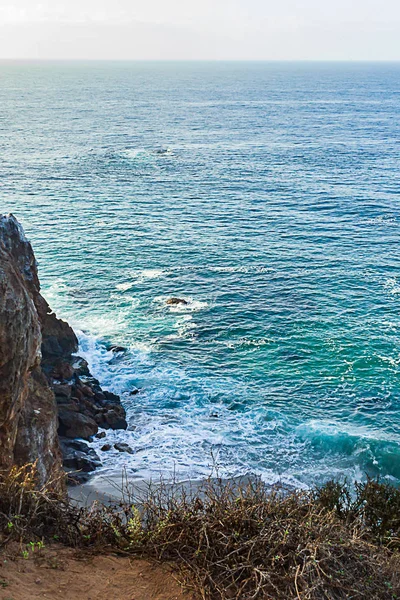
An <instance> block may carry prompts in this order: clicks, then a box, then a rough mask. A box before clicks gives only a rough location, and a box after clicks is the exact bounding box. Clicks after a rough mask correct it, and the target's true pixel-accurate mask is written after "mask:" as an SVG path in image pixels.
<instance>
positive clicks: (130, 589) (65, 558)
mask: <svg viewBox="0 0 400 600" xmlns="http://www.w3.org/2000/svg"><path fill="white" fill-rule="evenodd" d="M0 557H1V563H0V600H34V599H36V598H41V599H47V600H194V598H193V596H192V595H190V594H185V593H184V592H183V591H182V589H181V587H180V586H179V584H178V583H177V582H176V580H175V579H174V577H173V575H172V573H171V571H170V570H169V569H168V567H164V566H159V565H155V564H151V563H149V562H147V561H144V560H132V559H129V558H121V557H117V556H113V555H111V556H95V557H91V558H77V557H76V555H75V554H74V553H73V552H72V551H71V550H66V549H58V550H54V549H52V550H51V551H49V550H46V551H44V552H43V553H42V554H41V556H39V557H38V556H36V557H35V558H32V557H30V558H29V559H23V558H22V557H21V558H17V559H14V558H10V555H8V556H6V555H5V554H0Z"/></svg>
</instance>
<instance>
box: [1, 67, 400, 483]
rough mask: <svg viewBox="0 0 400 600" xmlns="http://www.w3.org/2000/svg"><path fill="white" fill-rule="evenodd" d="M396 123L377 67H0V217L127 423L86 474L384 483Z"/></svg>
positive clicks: (398, 429) (398, 313)
mask: <svg viewBox="0 0 400 600" xmlns="http://www.w3.org/2000/svg"><path fill="white" fill-rule="evenodd" d="M399 115H400V64H396V63H391V64H390V63H380V64H379V63H376V64H372V63H371V64H368V63H348V64H347V63H342V64H340V63H262V62H259V63H244V62H243V63H240V62H236V63H235V62H226V63H202V62H193V63H190V62H187V63H186V62H142V63H140V62H138V63H129V62H126V63H123V62H120V63H118V62H117V63H101V62H99V63H96V62H94V63H84V62H82V63H79V62H77V63H68V62H66V63H56V62H54V63H51V62H49V63H23V62H2V63H0V185H1V212H12V213H14V214H15V215H16V217H17V218H18V219H19V220H20V221H21V222H22V223H23V225H24V228H25V231H26V234H27V236H28V237H29V239H30V240H31V242H32V244H33V247H34V250H35V253H36V256H37V259H38V263H39V274H40V278H41V282H42V291H43V294H44V296H45V297H46V298H47V300H48V301H49V303H50V304H51V306H52V308H53V309H54V310H55V311H56V312H57V314H58V315H59V316H61V317H62V318H65V319H67V320H68V321H69V322H70V323H71V324H72V325H73V326H74V327H75V328H76V330H77V331H79V336H80V343H81V350H80V352H81V354H82V355H84V356H85V357H86V358H87V359H88V360H89V363H90V365H91V368H92V371H93V373H94V374H95V375H96V376H97V377H98V378H99V379H100V381H101V383H102V384H103V385H104V386H105V387H106V388H108V389H110V390H112V391H115V392H117V393H119V394H121V396H122V399H123V402H124V405H125V407H126V409H127V412H128V419H129V430H128V431H127V432H109V433H108V434H107V435H108V437H109V439H110V440H114V439H115V440H116V439H118V440H120V439H123V440H124V441H127V442H128V443H129V444H130V445H131V447H132V448H133V450H134V455H128V454H120V453H118V452H114V451H111V452H109V453H105V452H101V451H100V450H99V453H100V454H101V458H102V460H103V463H104V467H103V472H104V473H110V472H112V471H113V470H115V469H120V468H121V467H123V466H124V467H126V469H127V471H128V473H129V475H130V476H132V477H137V478H158V477H159V476H160V475H163V476H165V477H169V476H170V475H172V474H174V476H175V477H177V478H179V479H186V478H192V479H199V478H203V477H205V476H207V475H208V474H210V472H211V471H213V472H214V473H215V472H216V471H217V472H218V473H219V474H220V475H222V476H236V475H240V474H247V473H256V474H259V475H260V476H261V477H262V478H263V479H264V480H265V481H266V482H268V483H277V482H282V483H284V484H289V485H296V486H298V487H307V486H310V485H313V484H315V483H321V482H323V481H326V480H328V479H331V478H339V479H343V478H345V477H347V478H348V479H349V480H354V479H363V478H365V477H366V476H367V475H369V476H380V477H381V478H382V479H384V480H388V481H391V482H393V483H396V484H399V483H400V271H399V268H400V246H399V239H400V237H399V236H400V196H399V192H400V187H399V184H400V144H399V141H400V119H399ZM172 296H177V297H180V298H184V299H185V300H186V301H187V302H188V304H187V305H178V306H170V305H167V304H166V300H167V299H168V298H170V297H172ZM110 345H118V346H123V347H125V348H126V349H127V350H126V351H125V352H120V353H115V352H112V351H110V350H109V347H110ZM136 388H137V389H139V393H138V394H135V395H130V392H131V391H132V390H134V389H136ZM100 445H101V444H100V442H94V443H93V446H94V447H95V448H97V449H99V446H100Z"/></svg>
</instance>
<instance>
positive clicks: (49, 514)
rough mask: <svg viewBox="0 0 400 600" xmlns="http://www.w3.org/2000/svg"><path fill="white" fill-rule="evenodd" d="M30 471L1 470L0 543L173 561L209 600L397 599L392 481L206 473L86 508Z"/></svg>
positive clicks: (398, 524)
mask: <svg viewBox="0 0 400 600" xmlns="http://www.w3.org/2000/svg"><path fill="white" fill-rule="evenodd" d="M36 476H37V473H36V468H35V465H25V466H23V467H19V468H18V467H14V468H12V469H11V470H9V471H7V472H3V473H2V474H1V477H0V530H1V538H2V539H1V541H2V545H3V546H4V545H7V544H9V543H10V542H18V544H19V547H20V552H21V554H22V556H24V553H25V554H29V552H31V551H32V549H34V550H35V549H36V550H37V549H39V550H40V548H42V547H43V546H44V545H46V546H47V545H51V544H62V545H63V546H67V547H72V548H75V549H78V550H79V551H81V552H82V551H84V552H87V553H90V554H92V555H94V556H96V555H98V554H103V555H104V554H107V553H111V552H112V553H117V554H120V555H123V556H127V555H128V556H134V557H138V558H139V557H141V558H148V559H155V560H157V561H162V562H165V563H172V564H173V566H174V568H175V569H176V571H177V573H178V576H179V578H180V580H181V581H182V582H183V583H184V585H185V586H186V587H188V588H189V589H191V590H192V591H193V593H194V594H195V597H199V598H202V599H204V600H206V599H209V600H212V599H218V600H228V599H237V600H250V599H255V598H265V599H291V598H293V599H297V600H305V599H311V600H320V599H321V600H322V599H332V600H334V599H335V600H336V599H342V598H351V599H360V600H361V599H369V600H385V599H388V600H394V599H396V598H399V597H400V555H399V551H400V490H398V489H396V488H394V487H392V486H391V485H389V484H387V483H382V482H379V481H373V480H368V481H366V482H365V483H359V484H356V485H355V487H353V486H351V487H350V486H348V485H347V484H340V483H338V482H333V481H331V482H329V483H327V484H326V485H324V486H323V487H320V488H318V489H314V490H310V491H307V492H283V491H279V490H271V489H268V488H266V487H265V486H264V485H263V484H262V482H261V481H259V480H251V481H246V482H243V484H238V483H237V482H233V480H232V481H229V480H228V481H224V480H221V479H210V480H209V481H206V482H205V483H204V484H203V486H202V487H200V488H198V489H197V490H196V492H195V493H189V492H185V490H182V488H179V491H177V490H176V489H175V488H174V486H168V485H164V486H161V487H159V486H157V487H153V488H152V487H151V486H149V488H148V491H147V492H146V494H145V495H144V496H143V498H142V500H141V502H140V503H136V504H134V503H133V502H132V497H131V495H130V494H131V492H130V488H129V486H127V487H126V489H125V490H124V492H125V494H124V496H123V499H122V500H121V501H120V502H118V503H117V504H114V505H106V504H101V503H98V502H95V503H93V504H92V505H91V506H90V507H88V508H83V507H78V506H77V505H75V504H74V503H73V502H72V501H70V500H69V499H68V498H67V497H66V496H65V494H64V493H63V492H62V491H60V489H62V486H60V485H59V484H58V483H57V482H55V481H49V482H48V483H47V484H46V485H44V486H41V487H38V486H37V482H36ZM39 546H40V548H39Z"/></svg>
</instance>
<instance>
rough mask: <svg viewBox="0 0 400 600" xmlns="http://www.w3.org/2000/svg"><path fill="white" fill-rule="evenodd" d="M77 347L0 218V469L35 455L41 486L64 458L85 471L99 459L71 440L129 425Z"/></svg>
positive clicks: (23, 243) (15, 229)
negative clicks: (95, 377) (93, 375)
mask: <svg viewBox="0 0 400 600" xmlns="http://www.w3.org/2000/svg"><path fill="white" fill-rule="evenodd" d="M77 350H78V340H77V337H76V335H75V333H74V331H73V330H72V328H71V327H70V326H69V325H68V323H66V322H65V321H62V320H61V319H58V318H57V316H56V315H55V314H54V313H53V312H52V311H51V309H50V307H49V305H48V303H47V302H46V300H45V299H44V298H43V296H42V295H41V294H40V283H39V278H38V269H37V263H36V260H35V256H34V253H33V250H32V246H31V244H30V243H29V241H28V240H27V239H26V237H25V234H24V231H23V229H22V226H21V225H20V223H19V222H18V221H17V219H16V218H15V217H14V216H13V215H5V216H2V217H0V469H8V468H10V467H11V466H12V465H14V464H16V465H22V464H25V463H30V462H35V461H36V462H37V472H38V477H39V481H38V483H39V485H41V484H43V483H45V482H46V481H48V480H50V479H53V478H58V477H59V475H60V473H61V472H62V465H63V464H64V468H65V470H66V471H77V470H80V471H85V472H90V471H92V470H93V469H94V468H96V466H99V465H100V460H99V458H98V457H97V456H96V454H95V453H94V451H93V450H91V449H89V447H88V446H87V445H86V444H85V443H84V442H81V441H77V440H75V439H74V438H83V439H86V440H89V439H90V438H91V436H92V435H95V434H96V433H97V430H98V427H99V426H100V427H103V428H105V429H109V428H113V429H126V427H127V423H126V420H125V411H124V409H123V407H122V405H121V402H120V398H119V397H118V396H116V395H114V394H112V393H110V392H106V391H103V390H102V389H101V387H100V385H99V382H98V381H97V380H96V379H94V378H93V377H92V376H91V374H90V372H89V369H88V365H87V363H86V362H85V361H84V360H83V359H82V358H79V357H77V356H76V355H75V353H76V352H77ZM60 442H61V443H60ZM61 450H62V451H61Z"/></svg>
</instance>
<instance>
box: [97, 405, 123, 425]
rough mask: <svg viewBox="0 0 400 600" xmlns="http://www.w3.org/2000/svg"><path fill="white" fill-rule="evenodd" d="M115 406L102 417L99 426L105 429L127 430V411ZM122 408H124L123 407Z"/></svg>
mask: <svg viewBox="0 0 400 600" xmlns="http://www.w3.org/2000/svg"><path fill="white" fill-rule="evenodd" d="M119 408H120V407H117V406H115V407H114V408H112V409H111V410H108V411H107V412H106V413H104V414H103V415H102V418H101V420H100V423H99V425H100V426H101V427H104V429H127V428H128V423H127V422H126V419H125V411H124V410H123V409H122V410H119ZM121 408H122V407H121Z"/></svg>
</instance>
